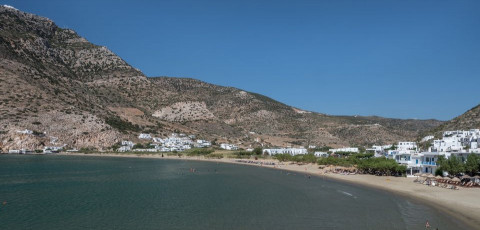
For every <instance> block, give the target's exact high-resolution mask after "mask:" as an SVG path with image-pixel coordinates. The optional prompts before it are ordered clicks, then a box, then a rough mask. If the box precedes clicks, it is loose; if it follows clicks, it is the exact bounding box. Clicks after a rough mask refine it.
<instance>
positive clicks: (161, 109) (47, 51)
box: [0, 6, 442, 151]
mask: <svg viewBox="0 0 480 230" xmlns="http://www.w3.org/2000/svg"><path fill="white" fill-rule="evenodd" d="M0 22H1V23H0V149H3V150H4V151H5V150H7V149H14V148H29V149H38V148H41V147H43V146H49V145H67V146H69V147H76V148H82V147H95V148H99V149H105V148H108V147H109V146H111V145H113V144H114V143H115V142H118V141H120V140H124V139H130V140H135V141H136V136H138V133H140V132H148V133H151V134H153V135H155V136H166V135H168V134H170V133H172V132H184V133H187V134H196V135H197V136H199V137H201V138H205V139H210V140H214V139H216V140H217V142H222V141H228V142H233V143H240V144H241V145H242V146H249V145H258V144H260V143H262V144H264V145H265V146H287V145H306V144H315V145H330V146H344V145H345V146H346V145H365V144H385V143H392V142H396V141H399V140H413V139H415V138H416V136H418V135H419V134H420V133H422V132H425V131H426V130H430V129H432V128H434V127H437V126H438V125H440V124H442V122H441V121H437V120H402V119H388V118H382V117H375V116H371V117H362V116H331V115H326V114H321V113H315V112H309V111H304V110H301V109H298V108H294V107H291V106H288V105H285V104H283V103H281V102H278V101H275V100H273V99H271V98H268V97H265V96H263V95H260V94H256V93H251V92H246V91H244V90H241V89H237V88H232V87H222V86H218V85H213V84H209V83H205V82H202V81H199V80H195V79H188V78H171V77H153V78H149V77H146V76H145V75H144V74H143V73H142V72H141V71H140V70H138V69H135V68H133V67H132V66H130V65H129V64H128V63H126V62H125V61H124V60H123V59H121V58H120V57H118V56H117V55H116V54H114V53H113V52H112V51H110V50H109V49H107V48H106V47H103V46H98V45H94V44H92V43H90V42H88V41H87V40H86V39H85V38H83V37H81V36H79V35H78V34H77V33H76V32H75V31H73V30H70V29H63V28H60V27H58V26H56V25H55V23H54V22H53V21H51V20H49V19H47V18H44V17H40V16H36V15H33V14H29V13H25V12H22V11H19V10H16V9H13V8H10V7H5V6H0ZM25 129H28V130H33V131H34V134H21V133H19V132H18V131H20V130H25ZM258 142H260V143H258Z"/></svg>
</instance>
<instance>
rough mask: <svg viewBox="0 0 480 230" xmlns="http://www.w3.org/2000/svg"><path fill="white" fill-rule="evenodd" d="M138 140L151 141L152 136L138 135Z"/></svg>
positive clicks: (146, 134)
mask: <svg viewBox="0 0 480 230" xmlns="http://www.w3.org/2000/svg"><path fill="white" fill-rule="evenodd" d="M138 139H152V136H151V135H150V134H148V133H140V135H138Z"/></svg>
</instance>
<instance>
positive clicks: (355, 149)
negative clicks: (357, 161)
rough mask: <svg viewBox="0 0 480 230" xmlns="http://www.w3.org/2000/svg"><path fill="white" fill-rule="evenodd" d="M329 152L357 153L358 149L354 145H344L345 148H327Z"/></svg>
mask: <svg viewBox="0 0 480 230" xmlns="http://www.w3.org/2000/svg"><path fill="white" fill-rule="evenodd" d="M328 151H329V152H332V153H336V152H352V153H358V152H359V150H358V148H356V147H345V148H338V149H329V150H328Z"/></svg>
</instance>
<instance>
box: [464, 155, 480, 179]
mask: <svg viewBox="0 0 480 230" xmlns="http://www.w3.org/2000/svg"><path fill="white" fill-rule="evenodd" d="M479 167H480V157H479V156H477V154H475V153H472V154H470V155H468V157H467V162H466V163H465V171H466V172H467V173H469V174H470V175H472V176H474V175H475V174H477V173H478V171H479V170H480V168H479Z"/></svg>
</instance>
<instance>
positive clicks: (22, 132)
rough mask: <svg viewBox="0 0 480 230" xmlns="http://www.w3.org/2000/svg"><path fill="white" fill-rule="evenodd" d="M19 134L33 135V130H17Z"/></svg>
mask: <svg viewBox="0 0 480 230" xmlns="http://www.w3.org/2000/svg"><path fill="white" fill-rule="evenodd" d="M17 133H21V134H33V131H32V130H28V129H25V130H17Z"/></svg>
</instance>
